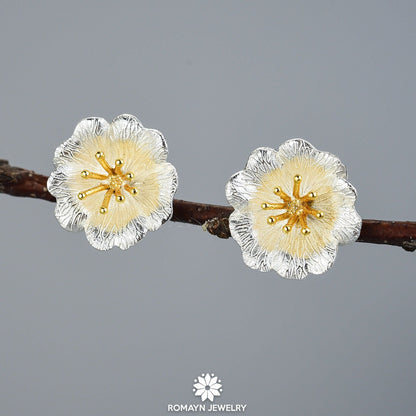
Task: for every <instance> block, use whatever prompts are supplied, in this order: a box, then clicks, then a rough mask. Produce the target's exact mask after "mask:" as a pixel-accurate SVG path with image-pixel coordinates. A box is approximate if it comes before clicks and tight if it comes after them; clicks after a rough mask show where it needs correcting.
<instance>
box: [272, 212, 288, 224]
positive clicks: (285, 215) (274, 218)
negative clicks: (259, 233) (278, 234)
mask: <svg viewBox="0 0 416 416" xmlns="http://www.w3.org/2000/svg"><path fill="white" fill-rule="evenodd" d="M289 217H290V214H289V213H288V212H285V213H283V214H280V215H271V216H270V217H269V218H267V221H268V222H269V220H270V221H271V222H269V224H274V223H275V222H276V221H282V220H286V219H287V218H289Z"/></svg>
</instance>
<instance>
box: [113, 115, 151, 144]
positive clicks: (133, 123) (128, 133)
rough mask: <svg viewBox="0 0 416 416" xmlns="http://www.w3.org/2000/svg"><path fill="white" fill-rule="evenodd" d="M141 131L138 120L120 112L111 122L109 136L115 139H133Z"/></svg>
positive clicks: (141, 127) (141, 126)
mask: <svg viewBox="0 0 416 416" xmlns="http://www.w3.org/2000/svg"><path fill="white" fill-rule="evenodd" d="M142 131H143V125H142V123H141V122H140V120H139V119H138V118H137V117H135V116H132V115H131V114H121V115H119V116H117V117H116V118H115V119H114V120H113V121H112V122H111V132H110V136H111V137H113V138H116V139H124V140H134V139H136V138H137V137H138V136H139V135H140V133H141V132H142Z"/></svg>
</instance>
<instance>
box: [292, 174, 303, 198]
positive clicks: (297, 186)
mask: <svg viewBox="0 0 416 416" xmlns="http://www.w3.org/2000/svg"><path fill="white" fill-rule="evenodd" d="M293 181H294V184H293V196H294V197H295V198H296V199H299V189H300V183H301V181H302V176H300V175H295V177H294V178H293Z"/></svg>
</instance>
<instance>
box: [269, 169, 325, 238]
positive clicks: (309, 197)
mask: <svg viewBox="0 0 416 416" xmlns="http://www.w3.org/2000/svg"><path fill="white" fill-rule="evenodd" d="M301 182H302V176H301V175H295V176H294V177H293V192H292V194H293V197H291V196H289V195H288V194H286V193H285V192H283V191H282V189H281V188H280V187H279V186H277V187H276V188H274V189H273V193H274V194H275V195H277V196H278V197H280V198H281V199H282V200H283V202H279V203H271V202H263V203H262V204H261V208H262V209H266V210H275V209H285V210H286V212H285V213H283V214H279V215H271V216H270V217H268V218H267V223H268V224H270V225H274V224H276V222H278V221H283V220H286V219H287V220H288V221H287V223H286V225H285V226H283V228H282V230H283V232H284V233H290V231H292V228H293V226H299V227H300V228H301V233H302V235H305V236H306V235H308V234H310V233H311V230H310V229H309V228H308V223H307V217H308V215H312V216H314V217H316V218H323V217H324V213H323V212H322V211H318V210H316V209H314V208H312V206H311V205H312V203H313V201H314V200H315V199H316V197H317V196H318V195H317V193H316V192H313V191H312V192H309V193H308V194H306V195H304V196H300V195H299V191H300V184H301Z"/></svg>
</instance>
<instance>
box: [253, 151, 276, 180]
mask: <svg viewBox="0 0 416 416" xmlns="http://www.w3.org/2000/svg"><path fill="white" fill-rule="evenodd" d="M279 167H281V164H279V163H278V160H277V151H276V150H274V149H272V148H270V147H259V148H258V149H256V150H253V152H251V154H250V156H249V158H248V161H247V164H246V169H247V170H251V171H253V172H258V173H260V174H262V175H263V174H265V173H268V172H270V171H272V170H274V169H278V168H279Z"/></svg>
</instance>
